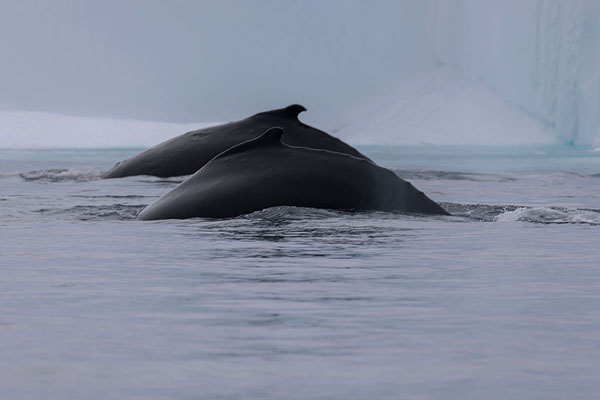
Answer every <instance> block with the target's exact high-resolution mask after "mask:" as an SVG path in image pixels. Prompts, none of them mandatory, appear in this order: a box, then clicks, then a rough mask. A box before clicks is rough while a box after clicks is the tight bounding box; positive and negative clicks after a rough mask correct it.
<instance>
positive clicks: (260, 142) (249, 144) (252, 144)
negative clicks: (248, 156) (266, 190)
mask: <svg viewBox="0 0 600 400" xmlns="http://www.w3.org/2000/svg"><path fill="white" fill-rule="evenodd" d="M282 135H283V128H280V127H279V126H274V127H272V128H269V129H267V130H266V131H265V132H264V133H263V134H262V135H260V136H259V137H257V138H254V139H250V140H247V141H245V142H242V143H240V144H236V145H235V146H233V147H230V148H229V149H227V150H225V151H224V152H222V153H221V154H219V155H218V156H216V157H215V159H216V158H221V157H227V156H230V155H232V154H236V153H241V152H243V151H247V150H250V149H254V148H259V147H261V148H265V147H270V146H276V145H283V143H282V142H281V136H282Z"/></svg>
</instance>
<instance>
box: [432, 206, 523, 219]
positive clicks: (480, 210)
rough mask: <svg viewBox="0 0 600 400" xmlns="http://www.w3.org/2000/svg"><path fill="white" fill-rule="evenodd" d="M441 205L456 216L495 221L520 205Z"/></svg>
mask: <svg viewBox="0 0 600 400" xmlns="http://www.w3.org/2000/svg"><path fill="white" fill-rule="evenodd" d="M440 205H441V206H442V207H443V208H444V209H445V210H446V211H448V212H449V213H450V214H452V215H453V216H455V217H462V218H468V219H473V220H476V221H482V222H493V221H494V218H496V217H497V216H498V215H500V214H502V213H504V212H506V211H514V210H516V209H518V208H519V206H513V205H504V206H496V205H488V204H459V203H440Z"/></svg>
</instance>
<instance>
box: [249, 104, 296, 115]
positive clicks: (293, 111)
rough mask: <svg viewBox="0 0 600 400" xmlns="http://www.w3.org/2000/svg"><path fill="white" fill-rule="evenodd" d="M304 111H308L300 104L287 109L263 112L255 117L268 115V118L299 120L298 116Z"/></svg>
mask: <svg viewBox="0 0 600 400" xmlns="http://www.w3.org/2000/svg"><path fill="white" fill-rule="evenodd" d="M303 111H306V108H304V106H301V105H300V104H292V105H289V106H287V107H285V108H278V109H277V110H270V111H265V112H261V113H258V114H256V115H255V116H259V115H260V116H267V115H268V116H272V117H279V118H294V119H298V115H299V114H300V113H301V112H303Z"/></svg>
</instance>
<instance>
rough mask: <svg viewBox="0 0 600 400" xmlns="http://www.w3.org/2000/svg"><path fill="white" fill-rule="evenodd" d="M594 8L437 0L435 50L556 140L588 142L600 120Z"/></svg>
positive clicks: (528, 0)
mask: <svg viewBox="0 0 600 400" xmlns="http://www.w3.org/2000/svg"><path fill="white" fill-rule="evenodd" d="M599 8H600V3H599V2H598V1H596V0H525V1H524V0H504V1H502V2H495V1H480V0H447V1H444V0H440V1H439V2H438V5H437V14H436V15H437V21H438V22H437V41H436V50H437V54H438V57H439V58H440V61H441V62H442V63H445V64H448V65H453V66H456V67H458V68H460V69H462V70H463V71H465V72H466V73H468V74H471V75H474V76H479V77H481V79H483V80H484V81H485V82H486V84H488V85H489V86H490V87H491V88H493V89H494V90H496V91H497V92H498V93H499V94H500V95H502V96H504V97H505V98H506V99H507V100H508V101H510V102H512V103H514V104H515V105H517V106H520V107H522V108H523V109H524V110H525V111H526V112H528V113H530V114H531V115H532V116H533V117H534V118H536V119H538V120H539V121H541V122H542V123H544V124H545V125H547V126H548V128H549V129H550V130H551V131H553V132H554V135H556V136H557V137H558V138H560V139H561V140H562V141H563V142H565V143H571V144H592V143H593V142H594V140H595V138H596V137H597V136H598V126H599V123H600V120H599V119H598V118H599V113H598V107H599V106H600V104H599V101H600V100H599V99H600V63H599V54H598V51H599V45H600V43H599V40H600V35H599V33H600V32H599V26H598V25H599V24H600V18H599V16H600V14H599Z"/></svg>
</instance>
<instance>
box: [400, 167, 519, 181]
mask: <svg viewBox="0 0 600 400" xmlns="http://www.w3.org/2000/svg"><path fill="white" fill-rule="evenodd" d="M393 171H394V173H395V174H396V175H398V176H399V177H400V178H402V179H407V180H413V179H414V180H448V181H472V182H484V181H493V182H496V181H513V180H515V179H514V178H509V177H506V176H500V175H490V174H487V175H486V174H476V173H472V172H454V171H433V170H402V169H394V170H393Z"/></svg>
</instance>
